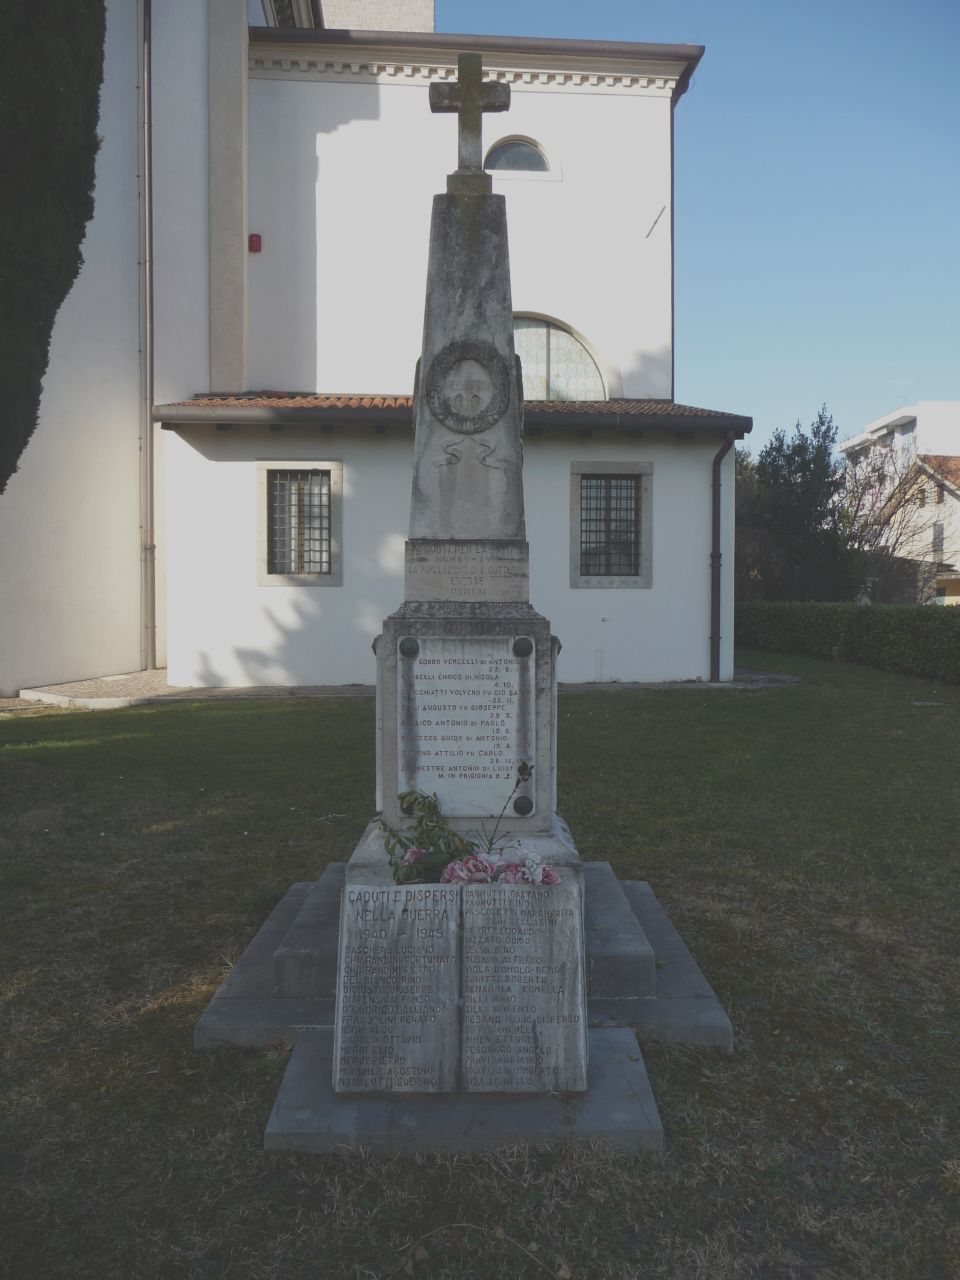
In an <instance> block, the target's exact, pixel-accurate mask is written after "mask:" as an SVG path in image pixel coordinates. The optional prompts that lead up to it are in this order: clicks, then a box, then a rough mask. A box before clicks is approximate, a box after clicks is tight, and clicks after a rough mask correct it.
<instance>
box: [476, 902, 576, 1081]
mask: <svg viewBox="0 0 960 1280" xmlns="http://www.w3.org/2000/svg"><path fill="white" fill-rule="evenodd" d="M581 893H582V890H581V888H580V886H579V885H577V884H558V885H550V886H549V887H544V886H539V885H521V884H517V885H503V886H500V885H467V886H466V887H465V888H464V890H463V972H462V975H461V991H462V999H463V1016H462V1024H461V1026H462V1032H461V1035H462V1041H461V1054H462V1059H463V1065H462V1068H461V1077H462V1081H463V1085H462V1087H463V1089H464V1090H465V1091H466V1092H468V1093H549V1092H552V1091H554V1090H559V1091H561V1092H580V1091H582V1090H584V1089H586V1087H587V1053H586V1024H587V1016H586V1015H587V1007H586V992H585V985H584V974H583V930H582V924H581V921H582V914H581V912H582V900H581Z"/></svg>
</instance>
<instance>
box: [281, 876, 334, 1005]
mask: <svg viewBox="0 0 960 1280" xmlns="http://www.w3.org/2000/svg"><path fill="white" fill-rule="evenodd" d="M346 867H347V864H346V863H345V862H331V863H330V865H329V866H328V867H327V868H326V869H325V870H324V872H323V874H322V875H321V877H320V879H319V880H318V881H317V882H316V884H315V885H314V886H313V888H312V889H311V890H310V892H309V893H308V894H307V896H306V898H305V899H304V901H303V905H302V906H301V908H300V911H299V912H298V914H297V917H296V919H295V920H294V921H293V923H292V924H291V925H290V928H289V929H288V930H287V933H286V935H285V936H284V938H283V941H282V942H281V943H280V945H279V946H278V947H277V949H276V952H275V953H274V961H273V966H274V983H275V992H276V994H277V995H278V996H281V997H286V998H298V997H299V998H313V997H315V996H332V995H335V994H336V990H337V939H338V937H339V933H340V894H341V891H342V890H343V880H344V873H345V871H346Z"/></svg>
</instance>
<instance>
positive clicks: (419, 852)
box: [402, 847, 425, 867]
mask: <svg viewBox="0 0 960 1280" xmlns="http://www.w3.org/2000/svg"><path fill="white" fill-rule="evenodd" d="M424 853H425V850H423V849H417V848H414V847H411V848H409V849H408V850H407V852H406V853H405V854H404V855H403V859H402V861H403V865H404V866H405V867H412V866H413V864H414V863H415V862H420V861H421V859H422V858H423V856H424Z"/></svg>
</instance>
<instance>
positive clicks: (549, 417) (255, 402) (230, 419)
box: [154, 390, 753, 436]
mask: <svg viewBox="0 0 960 1280" xmlns="http://www.w3.org/2000/svg"><path fill="white" fill-rule="evenodd" d="M412 408H413V397H412V396H387V394H364V393H360V392H356V393H352V392H343V393H333V392H278V390H257V392H234V393H230V392H221V393H214V394H205V396H195V397H193V398H192V399H188V401H177V402H175V403H173V404H156V406H155V407H154V419H155V420H156V421H159V422H163V424H164V425H165V426H166V428H177V426H178V425H187V424H189V425H200V424H204V422H212V424H216V425H219V426H220V428H221V429H227V428H230V426H234V425H239V424H243V422H247V424H256V422H269V424H273V425H283V424H284V422H287V424H293V422H300V424H302V425H310V424H314V422H316V424H320V425H324V424H326V425H335V424H339V425H347V424H360V422H370V421H372V422H374V425H376V426H385V425H387V424H389V422H393V424H397V425H406V426H410V424H411V420H412ZM380 415H383V416H380ZM525 419H526V425H527V426H529V428H530V430H531V431H534V430H536V429H550V428H554V429H567V430H584V431H589V430H591V429H593V428H605V426H609V428H613V429H614V430H616V429H621V428H625V429H627V428H632V429H635V430H640V431H643V430H652V431H677V433H685V431H694V430H696V429H698V428H700V429H701V430H709V431H710V433H712V434H714V435H716V434H717V433H719V431H733V433H735V434H736V435H739V436H742V435H745V434H746V433H748V431H750V430H751V429H753V419H749V417H744V416H741V415H737V413H724V412H722V411H721V410H716V408H698V407H696V406H694V404H677V403H676V402H675V401H662V399H626V398H622V397H621V398H620V399H611V401H526V402H525Z"/></svg>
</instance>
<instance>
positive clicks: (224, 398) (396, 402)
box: [156, 391, 749, 422]
mask: <svg viewBox="0 0 960 1280" xmlns="http://www.w3.org/2000/svg"><path fill="white" fill-rule="evenodd" d="M412 407H413V396H408V395H369V394H362V393H359V392H357V393H354V392H338V393H331V392H305V391H244V392H238V393H233V394H217V393H213V394H205V395H197V396H194V397H193V398H192V399H190V400H177V401H175V402H174V403H172V404H167V405H158V406H157V413H156V416H158V417H161V418H162V416H163V411H164V410H181V411H182V410H189V409H191V408H198V409H199V408H202V409H204V410H208V411H209V410H218V409H274V410H277V411H279V412H282V411H283V410H287V409H290V410H293V409H314V410H323V409H400V410H403V409H406V410H410V409H412ZM524 408H525V412H526V413H527V414H529V415H531V416H533V417H550V416H551V415H556V414H564V415H570V414H584V415H594V414H602V415H611V416H612V415H621V416H628V417H640V418H642V417H657V418H661V417H663V418H678V419H683V418H733V417H736V416H737V415H733V414H729V413H724V412H723V411H722V410H719V409H701V408H698V407H697V406H696V405H689V404H677V403H676V402H675V401H673V400H629V399H625V398H621V399H617V400H526V401H524ZM177 416H178V417H179V416H182V415H181V414H178V415H177ZM741 421H743V422H747V421H749V419H741Z"/></svg>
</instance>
